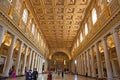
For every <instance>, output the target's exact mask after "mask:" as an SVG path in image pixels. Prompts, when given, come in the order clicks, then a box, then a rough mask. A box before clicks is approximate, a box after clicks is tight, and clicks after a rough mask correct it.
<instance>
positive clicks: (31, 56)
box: [28, 49, 33, 69]
mask: <svg viewBox="0 0 120 80" xmlns="http://www.w3.org/2000/svg"><path fill="white" fill-rule="evenodd" d="M32 52H33V50H32V49H31V51H30V56H29V63H28V69H30V65H31V57H32Z"/></svg>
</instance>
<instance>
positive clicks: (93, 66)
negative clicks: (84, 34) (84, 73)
mask: <svg viewBox="0 0 120 80" xmlns="http://www.w3.org/2000/svg"><path fill="white" fill-rule="evenodd" d="M90 53H91V67H92V77H96V73H95V61H94V54H93V50H92V48H91V49H90Z"/></svg>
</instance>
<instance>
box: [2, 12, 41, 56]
mask: <svg viewBox="0 0 120 80" xmlns="http://www.w3.org/2000/svg"><path fill="white" fill-rule="evenodd" d="M0 22H1V23H2V24H4V25H5V27H7V28H8V30H10V31H11V33H13V34H14V35H17V36H18V39H20V40H21V41H24V42H25V43H26V44H27V45H29V46H31V47H32V48H33V49H34V50H36V51H38V52H39V53H40V54H41V55H43V54H42V52H41V51H40V50H39V49H38V48H37V47H36V46H35V44H34V43H33V42H32V41H31V40H29V39H28V38H27V36H26V35H25V34H24V33H23V32H22V31H21V30H20V29H19V28H18V25H15V24H14V23H13V22H12V21H11V20H10V19H9V18H8V17H6V16H5V15H4V13H2V12H0Z"/></svg>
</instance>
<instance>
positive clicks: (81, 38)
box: [80, 33, 83, 42]
mask: <svg viewBox="0 0 120 80" xmlns="http://www.w3.org/2000/svg"><path fill="white" fill-rule="evenodd" d="M82 40H83V37H82V33H80V42H82Z"/></svg>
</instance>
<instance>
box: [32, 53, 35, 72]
mask: <svg viewBox="0 0 120 80" xmlns="http://www.w3.org/2000/svg"><path fill="white" fill-rule="evenodd" d="M34 59H35V53H33V59H32V67H31V70H32V71H33V68H34Z"/></svg>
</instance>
